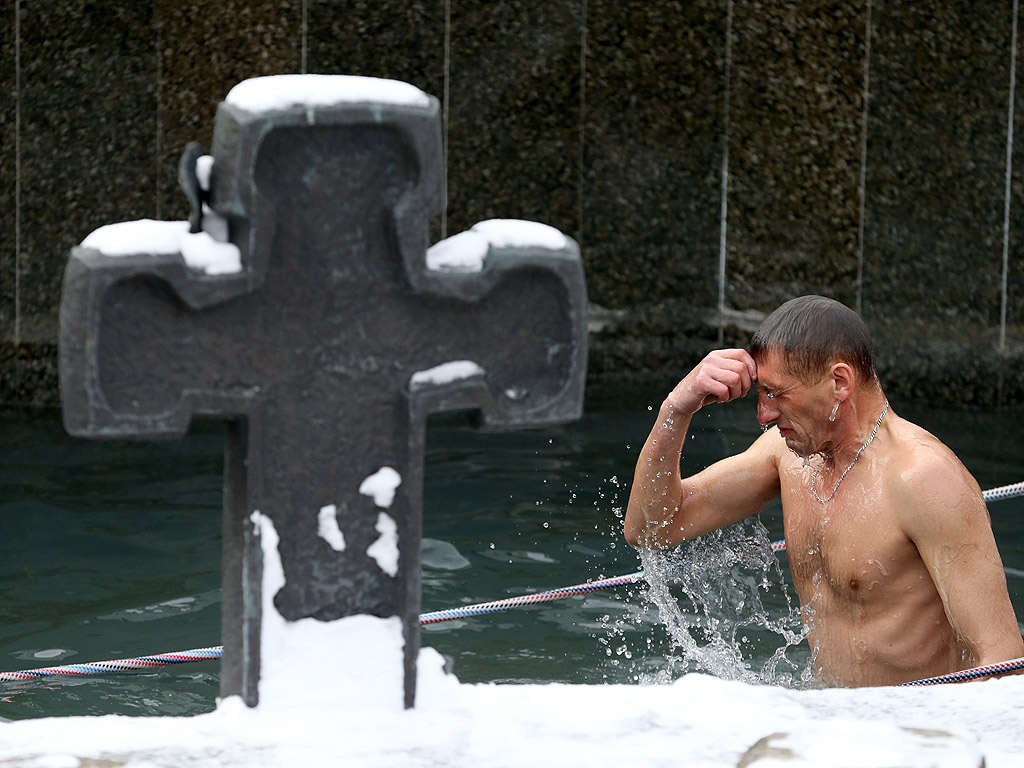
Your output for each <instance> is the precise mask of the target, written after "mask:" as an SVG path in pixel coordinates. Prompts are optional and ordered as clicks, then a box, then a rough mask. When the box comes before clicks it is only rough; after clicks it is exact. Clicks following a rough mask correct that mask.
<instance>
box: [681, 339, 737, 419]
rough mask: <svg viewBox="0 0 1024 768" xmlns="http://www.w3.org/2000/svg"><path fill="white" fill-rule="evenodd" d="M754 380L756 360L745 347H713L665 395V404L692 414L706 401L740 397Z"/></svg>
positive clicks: (723, 400)
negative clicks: (666, 395) (714, 348)
mask: <svg viewBox="0 0 1024 768" xmlns="http://www.w3.org/2000/svg"><path fill="white" fill-rule="evenodd" d="M755 381H757V364H756V363H754V358H752V357H751V356H750V355H749V354H748V353H747V351H746V350H744V349H716V350H715V351H713V352H711V353H709V354H708V356H707V357H705V358H704V359H703V360H701V361H700V362H699V363H698V364H697V367H696V368H694V369H693V370H692V371H690V373H689V374H687V376H686V378H685V379H683V380H682V381H680V382H679V383H678V384H677V385H676V387H675V389H673V390H672V392H670V393H669V396H668V397H667V398H665V403H664V407H667V408H669V409H670V410H671V411H672V412H674V413H685V414H688V415H693V414H694V413H696V412H697V411H698V410H700V408H701V406H703V405H707V404H708V403H727V402H729V401H730V400H735V399H736V398H738V397H743V396H744V395H745V394H747V392H749V391H750V388H751V387H752V386H753V384H754V382H755Z"/></svg>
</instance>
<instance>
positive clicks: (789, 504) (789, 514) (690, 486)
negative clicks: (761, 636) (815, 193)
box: [625, 296, 1024, 686]
mask: <svg viewBox="0 0 1024 768" xmlns="http://www.w3.org/2000/svg"><path fill="white" fill-rule="evenodd" d="M755 384H756V387H757V418H758V421H759V422H760V424H761V426H762V427H763V428H765V429H766V431H765V433H764V434H763V435H762V436H761V437H759V438H758V439H757V440H756V441H754V443H753V444H752V445H751V446H750V447H749V448H748V449H747V450H746V451H744V452H743V453H740V454H738V455H736V456H730V457H728V458H726V459H723V460H721V461H719V462H717V463H716V464H713V465H712V466H710V467H708V468H707V469H705V470H703V471H701V472H698V473H697V474H696V475H693V476H692V477H687V478H683V477H681V473H680V469H679V467H680V455H681V453H682V448H683V445H684V440H685V438H686V433H687V430H688V428H689V424H690V419H691V418H692V416H693V414H694V413H696V412H697V410H699V409H700V408H701V407H702V406H704V405H707V404H709V403H716V402H718V403H724V402H727V401H729V400H734V399H736V398H738V397H743V396H744V395H745V394H746V393H747V391H748V390H749V389H750V388H751V387H752V386H755ZM777 496H781V498H782V510H783V521H784V527H785V535H786V544H787V547H786V550H787V555H788V557H789V564H790V568H791V571H792V574H793V582H794V585H795V587H796V591H797V595H798V596H799V599H800V605H801V608H802V613H803V619H804V624H805V626H806V627H807V629H808V641H809V643H810V645H811V650H812V653H813V659H814V667H815V670H816V671H817V673H818V674H819V675H820V676H821V678H822V680H823V681H824V682H826V683H829V684H834V685H845V686H864V685H891V684H895V683H901V682H906V681H909V680H917V679H921V678H925V677H932V676H937V675H942V674H947V673H950V672H955V671H959V670H962V669H966V668H968V667H971V666H975V665H985V664H993V663H997V662H1001V661H1006V660H1009V659H1012V658H1017V657H1020V656H1024V641H1022V640H1021V634H1020V630H1019V628H1018V626H1017V619H1016V617H1015V616H1014V612H1013V606H1012V605H1011V604H1010V599H1009V596H1008V595H1007V591H1006V576H1005V573H1004V571H1003V566H1002V562H1001V560H1000V557H999V552H998V551H997V550H996V544H995V540H994V538H993V535H992V528H991V525H990V522H989V517H988V511H987V509H986V507H985V502H984V500H983V498H982V495H981V490H980V489H979V487H978V483H977V482H976V481H975V480H974V478H973V477H972V476H971V475H970V473H969V472H968V471H967V469H966V468H965V467H964V466H963V465H962V464H961V463H960V461H959V460H958V459H957V458H956V456H955V455H954V454H953V453H952V452H951V451H950V450H949V449H948V448H947V447H946V446H945V445H943V444H942V443H941V442H939V440H937V439H936V438H935V437H934V436H932V435H931V434H929V433H928V432H926V431H925V430H923V429H921V428H920V427H918V426H915V425H914V424H911V423H910V422H909V421H906V420H905V419H902V418H900V417H899V416H898V415H896V413H895V412H894V411H893V410H892V408H890V407H889V403H888V401H887V400H886V398H885V395H884V394H883V393H882V388H881V386H880V384H879V382H878V377H877V375H876V374H875V367H874V360H873V352H872V346H871V339H870V335H869V333H868V330H867V327H866V326H865V325H864V323H863V321H862V320H861V319H860V318H859V317H858V316H857V314H856V313H855V312H853V311H852V310H850V309H847V308H846V307H844V306H843V305H842V304H839V303H838V302H835V301H832V300H831V299H826V298H823V297H821V296H804V297H801V298H798V299H794V300H792V301H789V302H787V303H785V304H783V305H782V306H781V307H779V309H777V310H776V311H775V312H773V313H772V314H771V315H770V316H769V317H768V318H766V319H765V321H764V322H763V323H762V324H761V326H760V328H759V329H758V330H757V332H756V333H755V335H754V338H753V340H752V341H751V350H750V353H749V354H748V353H747V352H746V351H744V350H742V349H726V350H718V351H715V352H712V353H711V354H709V355H708V356H707V357H706V358H704V360H703V361H702V362H701V363H700V364H699V365H697V367H696V368H694V369H693V371H691V372H690V374H689V375H687V376H686V378H684V379H683V380H682V381H681V382H679V384H678V385H676V387H675V389H673V390H672V392H671V393H670V394H669V396H668V397H667V398H666V399H665V401H664V403H663V404H662V406H661V409H660V412H659V414H658V421H657V423H656V424H655V426H654V428H653V429H652V431H651V434H650V436H649V437H648V439H647V442H646V444H645V445H644V448H643V451H642V453H641V454H640V458H639V460H638V462H637V467H636V474H635V477H634V480H633V487H632V491H631V493H630V497H629V505H628V508H627V511H626V519H625V535H626V539H627V540H628V541H629V543H631V544H633V545H634V546H639V547H644V548H662V547H671V546H675V545H677V544H679V543H680V542H682V541H684V540H687V539H692V538H694V537H696V536H700V535H701V534H702V533H706V532H708V531H711V530H714V529H716V528H720V527H722V526H724V525H728V524H730V523H735V522H737V521H739V520H742V519H744V518H746V517H747V516H749V515H752V514H754V513H756V512H758V511H760V510H761V509H762V508H763V507H764V506H765V505H766V504H767V503H768V502H770V501H771V500H772V499H774V498H775V497H777Z"/></svg>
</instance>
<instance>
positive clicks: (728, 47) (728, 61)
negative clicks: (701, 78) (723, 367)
mask: <svg viewBox="0 0 1024 768" xmlns="http://www.w3.org/2000/svg"><path fill="white" fill-rule="evenodd" d="M731 78H732V0H726V5H725V94H724V97H723V101H724V103H723V106H722V113H723V115H722V189H721V204H720V208H719V223H718V344H719V346H721V345H722V344H723V343H724V340H725V267H726V259H727V256H728V245H729V228H728V224H729V109H730V107H729V96H730V86H731Z"/></svg>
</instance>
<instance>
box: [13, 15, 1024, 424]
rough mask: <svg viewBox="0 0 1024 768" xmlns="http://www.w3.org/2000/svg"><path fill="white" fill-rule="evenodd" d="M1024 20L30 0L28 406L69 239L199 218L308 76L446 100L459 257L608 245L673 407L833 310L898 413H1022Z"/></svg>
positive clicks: (23, 376)
mask: <svg viewBox="0 0 1024 768" xmlns="http://www.w3.org/2000/svg"><path fill="white" fill-rule="evenodd" d="M1015 11H1016V6H1015V5H1014V2H1013V0H1000V1H999V2H991V3H984V4H978V3H970V2H966V1H965V0H958V1H956V2H949V1H948V0H943V2H939V0H922V1H920V2H912V3H911V2H897V3H880V2H878V0H834V1H833V2H827V1H826V0H804V1H803V2H796V0H775V1H773V2H770V3H769V2H744V3H733V2H732V0H692V1H688V2H675V1H673V0H646V1H645V2H643V3H622V2H613V0H547V1H546V2H543V3H538V2H532V1H529V0H516V1H515V2H511V1H508V2H493V1H489V0H431V1H430V2H428V1H427V0H375V1H374V2H369V1H368V0H365V1H363V2H359V1H357V0H295V2H291V3H280V2H270V0H248V1H246V2H242V1H241V0H233V1H229V2H216V3H215V2H212V0H205V2H180V1H179V2H172V1H171V0H154V1H153V2H149V3H127V4H126V3H119V2H110V1H109V0H106V1H99V2H86V1H85V0H59V1H58V2H53V3H47V4H41V3H29V2H27V1H26V0H6V2H4V5H3V7H2V8H0V92H2V93H3V94H4V98H3V99H2V100H0V232H2V237H0V399H2V400H7V401H12V400H13V401H23V402H28V401H37V402H38V401H52V400H53V398H54V397H55V393H56V389H55V383H56V382H55V377H54V375H53V359H54V352H55V350H54V340H55V338H56V336H55V327H56V316H57V303H56V302H57V297H58V294H59V287H60V275H61V272H62V270H63V265H64V263H65V261H66V258H67V253H68V250H69V249H70V247H71V246H72V245H73V244H75V243H77V242H79V241H80V240H81V239H82V238H83V237H84V236H85V235H87V234H88V233H89V232H90V231H91V230H92V229H94V228H96V227H98V226H100V225H102V224H106V223H110V222H113V221H118V220H125V219H132V218H142V217H152V218H162V219H174V218H184V217H185V216H186V205H185V201H184V198H183V196H182V195H181V194H180V193H179V192H178V190H177V188H176V182H175V174H176V162H177V157H178V155H179V153H180V151H181V149H182V147H183V146H184V144H185V143H186V142H187V141H189V140H193V139H196V140H199V141H201V142H203V143H204V144H208V143H209V138H210V135H211V132H212V125H213V114H214V109H215V106H216V104H217V102H218V101H219V100H220V99H222V98H223V97H224V95H225V94H226V93H227V91H228V90H229V89H230V87H231V86H232V85H233V84H234V83H236V82H238V81H239V80H241V79H244V78H247V77H251V76H256V75H263V74H271V73H279V72H302V71H308V72H324V73H347V74H362V75H374V76H381V77H390V78H396V79H401V80H406V81H408V82H411V83H413V84H415V85H417V86H419V87H420V88H423V89H424V90H426V91H428V92H430V93H433V94H435V95H436V96H438V98H439V99H441V100H442V104H443V106H444V121H445V128H446V142H447V148H448V154H447V174H448V193H449V208H448V211H447V214H446V215H445V216H444V217H443V218H442V219H439V220H438V221H436V222H435V223H434V233H435V235H436V237H441V236H442V235H444V234H448V235H450V234H453V233H455V232H457V231H460V230H462V229H465V228H466V227H468V226H470V225H471V224H473V223H474V222H476V221H477V220H480V219H484V218H489V217H509V218H529V219H536V220H540V221H544V222H547V223H549V224H552V225H554V226H557V227H559V228H560V229H562V230H563V231H565V232H566V233H567V234H570V235H572V236H573V237H575V238H577V239H578V240H579V241H580V243H581V245H582V249H583V255H584V261H585V264H586V269H587V276H588V287H589V291H590V298H591V301H592V302H593V303H594V304H595V305H597V306H596V308H595V313H594V326H595V328H597V327H600V328H602V329H603V330H601V331H598V332H595V333H594V335H593V337H592V354H591V375H592V376H626V377H632V378H645V379H648V380H656V381H663V382H665V383H666V385H668V384H670V383H671V382H672V380H673V379H674V378H675V377H676V376H678V375H681V374H682V373H685V371H686V370H687V369H688V367H689V365H691V364H692V363H693V362H695V360H696V359H698V358H699V356H700V355H701V354H703V353H704V352H705V351H706V350H707V349H709V348H711V347H713V346H715V345H716V344H718V343H737V344H742V343H745V341H746V340H747V339H748V338H749V330H750V328H751V327H752V325H754V324H756V322H757V319H758V317H760V316H761V314H762V313H764V312H767V311H770V310H771V309H772V308H773V307H774V306H776V305H777V304H778V303H779V302H780V301H782V300H785V299H787V298H790V297H792V296H795V295H799V294H802V293H811V292H813V293H824V294H826V295H830V296H834V297H835V298H837V299H839V300H841V301H844V302H846V303H847V304H849V305H850V306H852V307H855V308H857V309H859V310H860V311H861V312H862V313H863V315H864V317H865V319H866V320H867V321H868V324H869V326H870V327H871V328H872V330H873V331H874V333H875V335H876V340H877V347H878V356H879V361H880V368H881V373H882V376H883V382H884V383H885V384H886V386H887V389H888V390H889V391H890V393H891V394H902V395H912V396H918V397H933V398H938V399H942V400H944V401H947V402H962V403H973V404H1010V403H1013V404H1019V403H1022V402H1024V370H1022V369H1024V364H1022V359H1024V269H1022V260H1021V254H1022V251H1024V242H1022V239H1021V230H1022V227H1021V223H1022V222H1024V181H1022V170H1021V166H1022V164H1024V151H1022V150H1024V147H1022V146H1021V141H1020V139H1018V138H1017V136H1016V134H1017V133H1019V131H1013V130H1011V129H1012V124H1011V121H1010V116H1011V114H1012V115H1013V116H1014V117H1015V118H1016V121H1017V122H1019V120H1020V118H1021V117H1022V115H1021V107H1020V106H1019V105H1020V103H1021V99H1020V98H1016V99H1014V104H1013V105H1012V107H1013V108H1012V109H1011V81H1012V79H1013V77H1015V74H1016V72H1015V66H1016V60H1015V58H1016V57H1015V55H1014V54H1015V51H1014V37H1013V35H1014V29H1015V26H1014V23H1015V19H1014V13H1015ZM1008 148H1009V149H1010V150H1012V158H1011V159H1012V162H1011V164H1010V166H1009V173H1008V165H1007V160H1008V152H1007V150H1008ZM1008 180H1009V182H1010V183H1009V185H1008V183H1007V182H1008ZM1007 189H1009V191H1010V196H1009V200H1008V201H1007V195H1006V192H1007ZM1007 203H1008V204H1007ZM1004 258H1005V262H1004ZM1004 264H1005V267H1006V270H1005V276H1004Z"/></svg>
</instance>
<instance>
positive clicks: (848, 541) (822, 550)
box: [781, 468, 923, 603]
mask: <svg viewBox="0 0 1024 768" xmlns="http://www.w3.org/2000/svg"><path fill="white" fill-rule="evenodd" d="M810 478H811V470H809V469H804V468H794V469H793V470H792V471H790V472H788V473H786V474H785V475H783V476H782V478H781V480H782V482H781V495H782V506H783V515H784V523H785V533H786V551H787V556H788V558H789V564H790V568H791V570H792V574H793V580H794V584H795V586H796V588H797V592H798V594H799V595H800V597H801V600H802V601H803V602H807V601H808V600H810V598H811V597H812V596H813V595H815V594H819V595H827V596H829V597H831V598H833V599H839V600H840V601H851V602H856V603H865V602H870V601H872V600H876V599H880V598H883V596H884V595H885V594H886V593H889V592H891V590H893V589H898V588H901V585H902V584H903V582H904V581H905V580H906V578H907V574H908V569H909V570H910V571H915V572H916V570H917V566H918V565H920V567H921V568H923V563H920V558H919V556H918V555H917V550H916V547H915V546H914V544H913V542H912V541H910V539H909V538H908V537H907V536H906V534H904V533H903V531H902V530H901V529H900V527H899V525H898V524H897V522H896V520H895V514H894V510H893V509H892V506H891V504H890V503H888V500H887V499H886V498H885V497H884V494H883V493H882V492H880V491H879V490H878V489H874V490H872V489H869V488H866V487H864V486H863V484H859V483H857V482H851V483H849V485H846V486H844V487H840V489H839V491H838V492H837V493H836V495H835V497H834V498H833V499H832V500H830V501H829V502H827V503H825V504H822V503H820V502H819V501H818V500H817V499H815V498H814V496H813V494H812V493H811V491H810ZM829 490H831V489H829Z"/></svg>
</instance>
